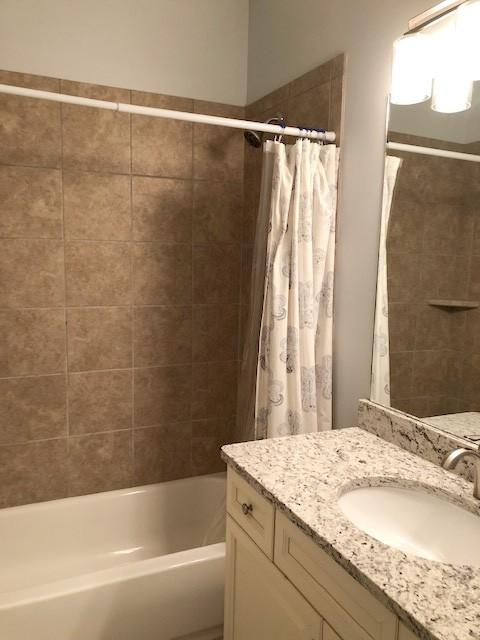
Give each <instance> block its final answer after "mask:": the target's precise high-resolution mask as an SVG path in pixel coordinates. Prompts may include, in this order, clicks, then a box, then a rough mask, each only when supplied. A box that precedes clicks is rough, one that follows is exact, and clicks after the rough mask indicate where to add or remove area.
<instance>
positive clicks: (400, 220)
mask: <svg viewBox="0 0 480 640" xmlns="http://www.w3.org/2000/svg"><path fill="white" fill-rule="evenodd" d="M400 171H401V169H400ZM424 214H425V209H424V205H422V204H420V203H418V202H415V201H411V200H401V199H400V198H399V197H397V196H395V197H394V200H393V205H392V211H391V213H390V220H389V222H388V237H387V251H388V252H392V253H414V252H417V251H418V252H421V251H422V250H423V230H424V225H425V215H424Z"/></svg>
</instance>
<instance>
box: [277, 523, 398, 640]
mask: <svg viewBox="0 0 480 640" xmlns="http://www.w3.org/2000/svg"><path fill="white" fill-rule="evenodd" d="M274 562H275V564H276V565H277V566H278V567H279V569H280V570H281V571H283V573H284V574H285V575H286V576H287V578H288V579H289V580H290V581H291V582H292V583H293V584H294V585H295V586H296V587H297V589H298V590H299V591H300V592H301V593H302V594H303V595H304V596H305V597H306V599H307V600H308V601H309V602H310V604H311V605H312V606H313V608H314V609H316V611H318V613H319V614H320V615H321V616H322V617H323V618H324V620H325V621H326V622H327V623H328V624H330V625H331V627H332V629H335V632H336V634H337V635H338V636H340V638H343V640H395V638H396V633H397V619H396V616H395V615H394V614H393V613H391V612H390V611H388V609H386V608H385V607H384V606H383V605H382V604H380V603H379V602H378V601H377V599H376V598H375V597H374V596H372V595H371V594H370V593H369V592H368V591H367V590H366V589H364V588H363V587H362V586H361V585H360V584H358V582H356V581H355V580H354V579H353V578H352V577H351V576H349V575H348V574H347V573H346V571H344V570H343V569H342V568H341V567H340V566H339V565H338V564H337V563H336V562H335V561H334V560H332V558H330V557H329V556H328V555H327V554H326V553H325V552H324V551H322V550H321V549H320V548H319V547H318V546H317V545H316V544H315V543H314V542H313V540H311V539H310V538H309V537H308V536H307V535H306V534H304V533H303V532H302V531H300V529H298V527H296V526H295V525H294V524H292V523H291V522H290V521H289V520H288V518H287V517H286V516H285V515H284V514H283V513H281V512H278V511H277V515H276V522H275V552H274ZM327 638H328V636H327ZM333 638H335V635H334V636H333Z"/></svg>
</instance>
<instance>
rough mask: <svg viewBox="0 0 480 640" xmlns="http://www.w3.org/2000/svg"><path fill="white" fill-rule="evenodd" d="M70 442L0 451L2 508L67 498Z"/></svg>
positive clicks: (19, 446) (7, 447) (2, 448)
mask: <svg viewBox="0 0 480 640" xmlns="http://www.w3.org/2000/svg"><path fill="white" fill-rule="evenodd" d="M66 459H67V439H66V438H60V439H57V440H43V441H40V442H31V443H26V444H15V445H8V446H2V447H0V507H10V506H16V505H20V504H28V503H30V502H41V501H43V500H54V499H56V498H64V497H65V496H66V495H67V469H66Z"/></svg>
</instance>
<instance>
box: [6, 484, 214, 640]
mask: <svg viewBox="0 0 480 640" xmlns="http://www.w3.org/2000/svg"><path fill="white" fill-rule="evenodd" d="M224 509H225V475H224V474H215V475H210V476H202V477H197V478H188V479H184V480H174V481H172V482H165V483H161V484H154V485H148V486H145V487H135V488H133V489H122V490H119V491H109V492H106V493H98V494H93V495H88V496H81V497H78V498H66V499H64V500H53V501H51V502H43V503H38V504H33V505H26V506H21V507H13V508H9V509H2V510H0V639H1V640H173V639H175V640H180V639H181V640H187V639H188V640H213V639H217V638H221V637H222V621H223V585H224V559H225V544H224V542H223V541H224V539H225V538H224V535H225V532H224Z"/></svg>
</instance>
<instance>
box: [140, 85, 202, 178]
mask: <svg viewBox="0 0 480 640" xmlns="http://www.w3.org/2000/svg"><path fill="white" fill-rule="evenodd" d="M132 104H139V105H143V106H147V107H158V108H160V109H173V110H178V111H192V108H193V103H192V100H189V99H187V98H176V97H175V96H165V95H161V94H154V93H144V92H140V91H132ZM192 131H193V128H192V124H191V123H189V122H181V121H179V120H166V119H164V118H151V117H149V116H135V115H134V116H132V171H133V173H135V174H139V175H147V176H162V177H165V178H190V177H191V176H192Z"/></svg>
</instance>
